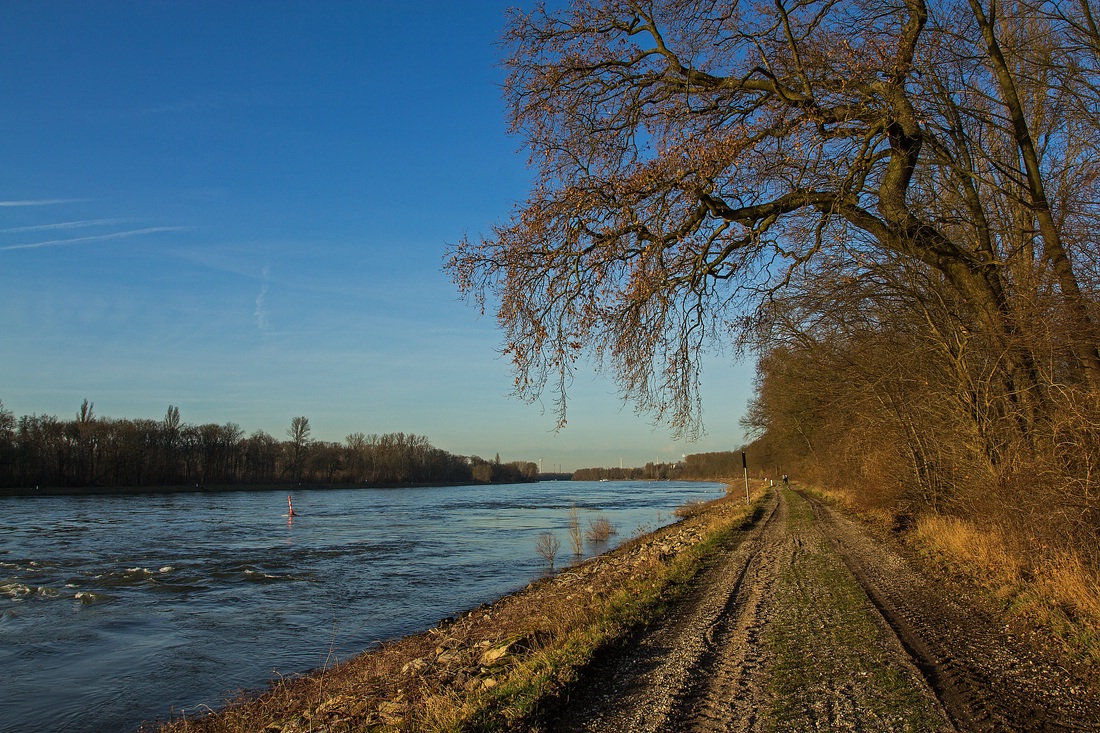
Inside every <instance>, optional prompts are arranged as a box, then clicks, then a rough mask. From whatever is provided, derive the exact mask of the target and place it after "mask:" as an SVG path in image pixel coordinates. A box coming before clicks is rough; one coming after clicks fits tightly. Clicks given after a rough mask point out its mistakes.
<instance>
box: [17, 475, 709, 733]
mask: <svg viewBox="0 0 1100 733" xmlns="http://www.w3.org/2000/svg"><path fill="white" fill-rule="evenodd" d="M723 488H724V487H723V486H722V485H721V484H705V483H692V482H675V481H661V482H651V481H639V482H631V481H608V482H580V481H578V482H543V483H537V484H513V485H496V486H463V487H438V488H415V489H315V490H303V489H296V490H295V491H294V492H293V497H294V512H295V516H293V517H290V516H288V512H287V491H286V490H285V489H284V490H276V491H259V492H227V493H180V494H156V495H128V496H87V497H70V496H55V497H29V498H4V499H0V731H5V732H6V731H12V732H14V731H26V730H51V731H62V730H64V731H74V732H79V733H84V732H87V733H100V732H103V733H106V732H108V731H109V732H110V733H118V732H119V731H132V730H134V729H135V728H136V727H137V726H138V725H139V724H140V723H141V722H142V721H146V720H164V719H167V718H168V717H170V716H172V715H173V714H179V713H180V712H181V711H187V712H195V711H198V710H202V709H205V708H206V707H211V708H217V707H219V706H220V705H221V704H223V703H224V701H225V700H226V697H227V695H230V694H231V693H232V692H233V691H236V690H243V689H256V688H260V687H263V686H264V685H265V684H266V683H267V681H268V680H270V679H272V678H273V677H274V676H276V675H291V674H295V673H300V672H305V671H307V670H310V669H316V668H318V667H321V666H324V665H326V664H331V663H332V662H334V661H335V660H337V659H346V658H348V657H351V656H354V655H355V654H357V653H359V652H361V651H363V650H364V649H367V648H369V647H371V646H372V645H373V644H375V643H376V642H378V641H382V640H386V639H392V638H395V637H398V636H402V635H405V634H408V633H412V632H416V631H421V630H424V629H427V628H430V627H431V626H434V625H435V623H436V622H437V621H439V620H440V619H443V618H446V617H448V616H451V615H454V614H456V613H458V612H461V611H463V610H466V609H470V608H473V607H475V606H477V605H478V604H480V603H485V602H489V601H492V600H494V599H495V598H498V597H500V596H502V595H505V594H507V593H509V592H512V591H514V590H517V589H519V588H521V587H523V586H524V585H526V584H527V583H529V582H530V581H531V580H533V579H535V578H537V577H539V576H540V575H541V574H543V573H545V572H546V561H545V560H544V559H543V558H542V557H540V556H539V555H538V553H537V552H536V551H535V542H536V539H537V537H538V535H539V534H540V533H541V532H544V531H546V530H552V531H554V532H555V534H556V535H557V537H558V538H559V540H560V542H561V550H560V551H559V555H558V565H559V566H560V565H561V564H562V563H565V562H570V561H571V560H572V551H571V550H570V544H569V539H568V533H567V526H568V513H569V509H570V507H571V506H576V507H577V509H578V512H579V515H580V519H581V524H582V526H587V524H588V522H589V521H590V520H592V519H595V518H596V517H598V516H600V515H603V516H605V517H606V518H607V519H609V520H610V521H611V523H612V524H613V525H614V526H615V527H616V529H617V530H618V534H617V535H615V536H613V537H612V538H611V541H610V542H609V543H606V544H602V545H597V546H592V545H589V544H586V547H585V555H586V556H588V555H592V554H595V553H597V552H603V551H605V550H607V549H609V548H610V547H613V546H615V545H616V544H618V543H619V542H621V541H623V540H625V539H628V538H630V537H631V536H634V535H636V534H641V533H644V532H647V531H651V530H653V529H656V528H657V527H659V526H663V525H665V524H668V523H669V522H671V521H673V520H674V517H673V516H672V512H673V510H674V509H675V508H676V507H678V506H680V505H682V504H684V503H686V502H689V501H698V500H707V499H711V498H716V497H718V496H720V495H721V494H722V492H723Z"/></svg>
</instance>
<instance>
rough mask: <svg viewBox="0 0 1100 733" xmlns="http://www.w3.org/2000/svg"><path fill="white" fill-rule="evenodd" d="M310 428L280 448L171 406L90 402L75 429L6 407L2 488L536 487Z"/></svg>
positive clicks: (513, 468) (409, 441) (422, 441)
mask: <svg viewBox="0 0 1100 733" xmlns="http://www.w3.org/2000/svg"><path fill="white" fill-rule="evenodd" d="M311 432H312V428H311V427H310V424H309V418H306V417H302V416H299V417H295V418H293V419H292V420H291V421H290V427H289V428H287V430H286V437H285V439H283V440H280V439H279V438H276V437H275V436H273V435H271V434H269V433H267V432H265V431H263V430H257V431H255V432H253V433H252V434H250V435H246V434H245V433H244V431H243V430H242V429H241V428H240V426H239V425H237V424H235V423H231V422H230V423H225V424H224V425H219V424H217V423H206V424H202V425H193V424H190V423H185V422H182V421H181V420H180V411H179V408H178V407H175V406H172V405H169V406H168V411H167V412H166V413H165V416H164V418H163V419H162V420H149V419H130V418H110V417H99V416H97V415H96V414H95V406H94V404H93V403H91V402H89V401H88V400H85V401H84V402H83V404H82V405H81V406H80V410H79V411H78V412H77V413H76V416H75V417H74V418H73V419H71V420H63V419H59V418H57V417H55V416H52V415H24V416H22V417H20V418H18V419H17V418H16V417H15V415H14V414H13V413H12V412H11V411H10V410H5V409H4V406H3V403H0V488H4V487H16V488H23V489H33V488H34V487H47V488H69V489H82V488H104V489H110V488H119V487H125V488H135V487H154V486H190V487H197V486H211V485H216V486H227V485H254V486H265V485H271V484H301V483H306V484H310V485H317V484H338V485H363V484H373V485H390V484H422V483H465V482H477V483H491V482H492V483H511V482H519V481H534V480H536V479H537V477H538V476H537V474H538V467H537V465H536V464H535V463H533V462H530V461H513V462H509V463H502V462H501V460H500V456H499V455H498V456H497V457H496V458H495V459H494V460H485V459H483V458H480V457H478V456H469V457H466V456H457V455H454V454H452V453H448V452H447V451H445V450H442V449H440V448H436V447H435V446H433V445H432V444H431V443H430V442H429V441H428V439H427V438H426V437H424V436H422V435H411V434H405V433H386V434H383V435H377V434H371V435H365V434H363V433H352V434H350V435H348V436H347V437H346V438H345V439H344V442H343V443H335V442H328V441H323V440H314V439H313V438H312V437H311Z"/></svg>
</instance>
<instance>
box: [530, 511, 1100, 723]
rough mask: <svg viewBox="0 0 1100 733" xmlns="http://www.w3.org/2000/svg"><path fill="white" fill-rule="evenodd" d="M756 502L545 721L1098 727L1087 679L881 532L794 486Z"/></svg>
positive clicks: (1099, 718)
mask: <svg viewBox="0 0 1100 733" xmlns="http://www.w3.org/2000/svg"><path fill="white" fill-rule="evenodd" d="M763 516H764V518H763V519H762V520H761V521H760V522H758V523H757V525H756V526H755V527H753V528H752V529H750V530H746V531H745V532H744V533H743V534H742V537H741V539H740V541H739V542H738V543H737V544H736V546H735V547H734V548H733V549H731V550H729V551H728V552H726V553H725V554H724V555H722V556H721V559H720V561H719V562H718V563H717V564H715V565H714V566H712V567H711V568H709V569H708V570H707V571H706V572H704V573H703V575H702V576H701V577H700V578H699V579H698V581H697V590H696V592H694V593H692V594H691V595H690V596H689V599H688V600H687V601H685V602H683V603H682V604H681V605H680V606H679V607H677V608H674V609H673V610H672V612H671V613H669V614H668V615H667V616H666V617H665V618H663V619H662V620H660V621H659V622H656V623H655V624H654V625H653V626H652V627H651V628H649V629H647V630H645V631H644V632H642V633H640V634H639V636H638V637H637V638H636V639H634V640H633V644H632V646H630V647H628V648H623V649H619V650H618V651H617V652H613V653H611V654H609V656H608V658H606V659H604V660H603V661H602V662H601V663H600V664H598V665H595V666H594V667H593V668H592V669H590V670H589V672H588V674H587V675H586V679H585V681H584V683H583V684H582V685H580V686H579V688H578V689H577V690H576V691H575V694H574V695H573V698H572V700H571V701H570V703H568V704H566V705H565V706H564V707H565V710H564V711H563V712H562V713H561V714H560V715H559V718H558V719H557V720H556V721H555V723H554V724H552V725H551V726H550V729H551V730H558V731H646V732H664V731H686V732H687V733H717V732H718V731H751V732H756V731H773V730H778V731H806V730H865V731H993V730H996V731H1002V730H1003V731H1031V730H1051V731H1054V730H1100V714H1098V711H1100V705H1098V704H1097V700H1096V698H1097V695H1096V691H1095V690H1091V691H1090V690H1088V689H1085V690H1084V691H1082V688H1081V686H1080V682H1078V681H1075V680H1074V679H1073V677H1072V675H1070V674H1068V673H1067V672H1066V670H1064V669H1061V668H1059V667H1058V666H1057V665H1056V664H1054V663H1052V662H1050V661H1049V659H1048V658H1046V657H1043V656H1042V655H1039V656H1035V655H1031V654H1030V653H1029V652H1028V651H1027V650H1026V649H1024V648H1022V647H1021V645H1020V644H1018V643H1016V642H1017V641H1018V640H1014V639H1012V638H1011V637H1007V636H1006V635H1005V634H1003V633H1000V634H999V633H998V631H997V629H996V628H995V625H994V624H993V623H992V622H991V621H990V620H989V619H987V618H983V617H981V615H980V614H977V613H975V612H973V611H972V610H970V609H969V606H965V607H964V606H963V605H960V604H958V603H955V602H953V601H948V600H945V599H943V597H942V596H943V591H942V589H941V588H939V586H938V585H937V584H936V583H934V582H931V581H929V580H927V578H925V577H923V576H922V575H921V574H920V573H919V572H917V571H916V570H915V569H914V568H913V567H911V566H910V565H909V564H908V561H907V560H905V559H904V558H902V557H901V556H899V555H898V554H897V553H896V552H895V551H894V550H893V549H891V547H890V546H889V544H888V543H886V542H885V541H883V540H882V539H875V538H873V537H871V536H869V535H868V534H867V532H866V531H865V530H864V528H862V527H860V526H859V525H856V524H855V523H853V522H851V521H849V520H847V519H845V518H843V517H842V516H840V515H839V514H837V513H835V512H833V511H832V510H829V509H828V508H826V507H825V506H824V505H823V504H821V503H820V502H819V501H817V500H815V499H813V498H812V497H810V496H803V495H800V494H798V493H795V492H787V491H781V492H780V491H777V492H775V494H774V495H773V496H772V497H770V499H769V503H768V505H767V507H766V509H765V512H764V515H763ZM1067 691H1068V692H1067Z"/></svg>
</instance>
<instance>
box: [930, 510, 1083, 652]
mask: <svg viewBox="0 0 1100 733" xmlns="http://www.w3.org/2000/svg"><path fill="white" fill-rule="evenodd" d="M913 540H914V542H915V543H916V545H917V546H918V547H919V548H920V550H921V551H922V552H923V553H924V555H925V556H926V557H928V558H929V559H931V560H932V561H933V562H935V563H936V564H937V565H939V566H940V567H941V568H942V569H944V570H946V571H947V572H950V573H952V574H955V575H960V576H963V577H965V578H966V579H967V580H969V581H970V582H972V583H974V584H977V585H978V586H980V587H982V588H984V589H985V590H986V591H987V592H988V593H989V595H990V597H991V598H992V599H993V600H994V602H996V603H997V604H998V605H1000V606H1001V608H1002V609H1003V610H1005V611H1006V612H1007V613H1009V614H1010V615H1013V616H1016V617H1019V618H1020V619H1022V620H1025V621H1027V622H1029V623H1033V624H1038V625H1039V626H1041V627H1043V628H1045V629H1047V630H1048V631H1049V632H1050V633H1052V634H1053V635H1054V636H1055V638H1057V639H1059V640H1060V641H1061V642H1062V644H1063V647H1064V648H1065V651H1066V652H1067V653H1068V654H1069V655H1070V656H1071V657H1072V658H1074V659H1075V660H1076V661H1078V662H1079V663H1082V664H1087V665H1089V666H1090V667H1091V668H1092V669H1093V670H1094V671H1096V670H1100V575H1098V574H1097V573H1096V571H1095V570H1092V569H1090V568H1089V567H1088V566H1087V565H1086V564H1085V563H1083V562H1082V561H1081V560H1080V558H1078V557H1077V556H1075V555H1073V554H1071V553H1067V552H1062V551H1057V550H1053V549H1050V548H1041V547H1040V548H1034V551H1033V552H1031V553H1029V554H1023V553H1022V552H1021V551H1020V550H1018V549H1016V548H1014V547H1013V543H1010V542H1009V541H1008V538H1006V537H1005V536H1004V533H1003V531H1002V530H1001V529H1000V528H998V527H995V526H987V527H979V526H978V525H976V524H974V523H973V522H969V521H966V520H964V519H959V518H957V517H945V516H939V515H928V516H923V517H920V518H919V519H918V520H917V523H916V527H915V529H914V531H913Z"/></svg>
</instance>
